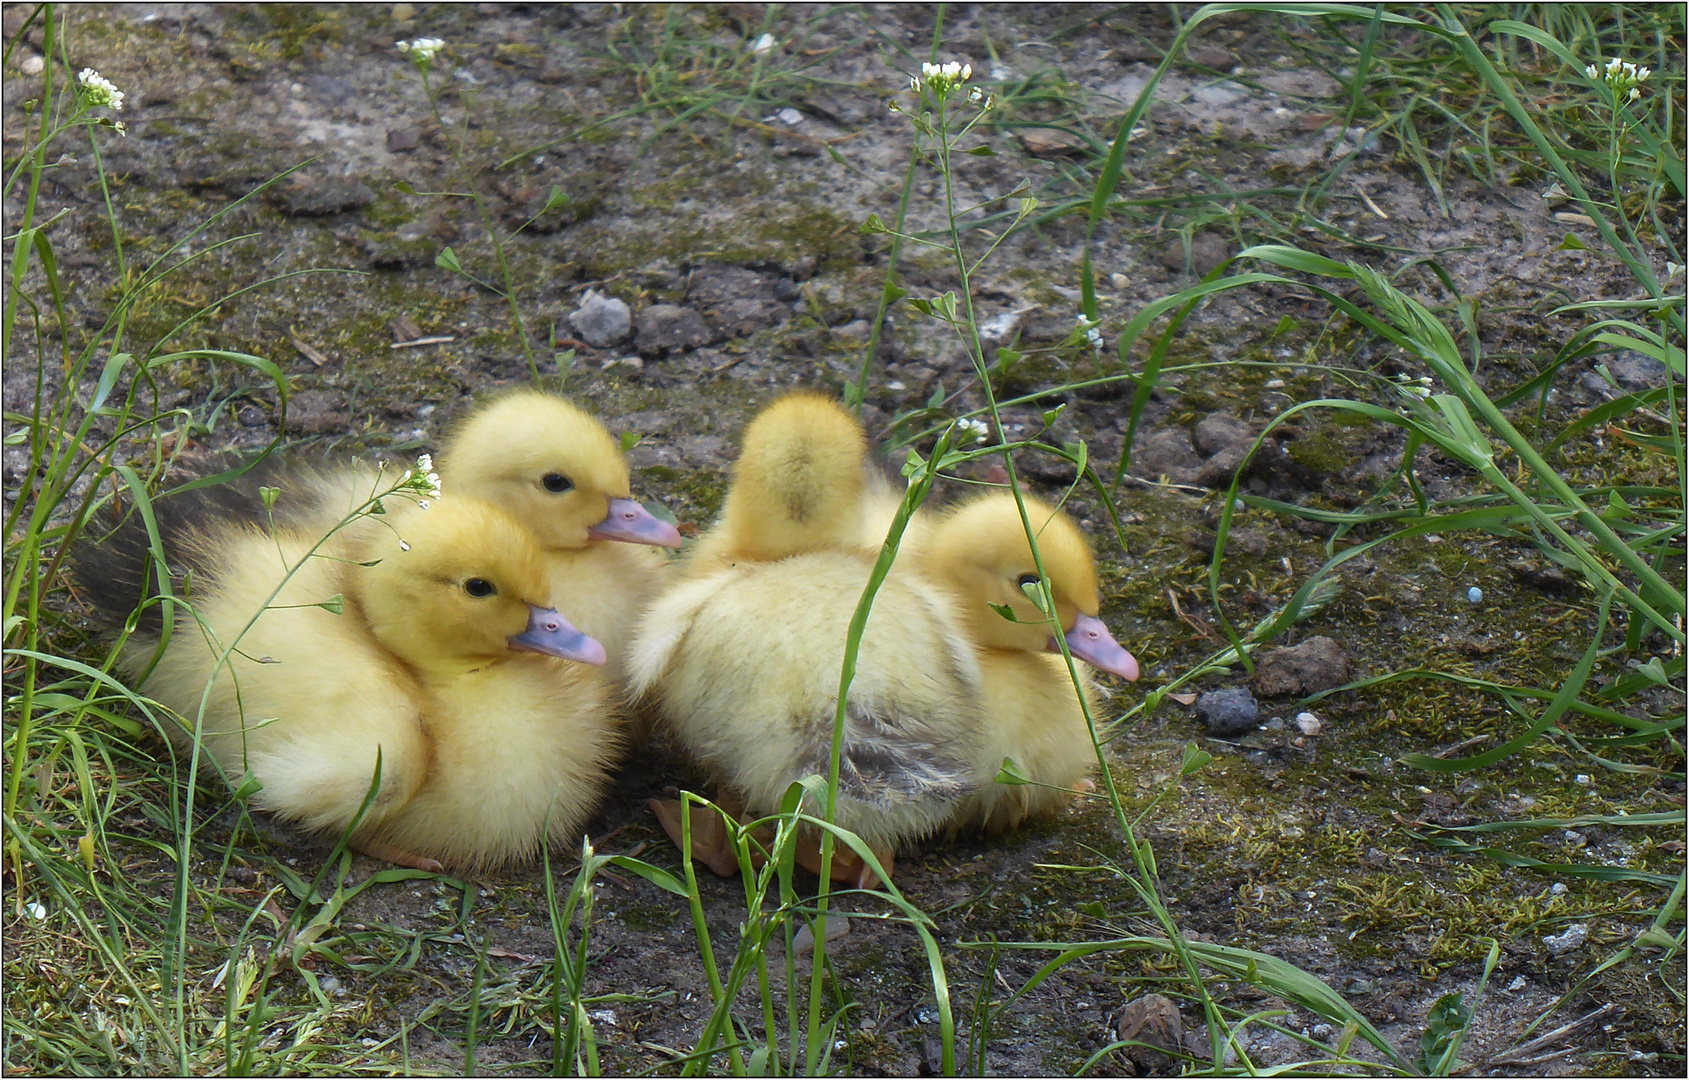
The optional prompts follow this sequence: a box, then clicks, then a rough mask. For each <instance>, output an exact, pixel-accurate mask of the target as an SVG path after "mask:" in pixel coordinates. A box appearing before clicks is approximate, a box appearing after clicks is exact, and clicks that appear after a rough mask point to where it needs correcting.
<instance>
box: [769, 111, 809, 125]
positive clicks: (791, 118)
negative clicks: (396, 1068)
mask: <svg viewBox="0 0 1689 1080" xmlns="http://www.w3.org/2000/svg"><path fill="white" fill-rule="evenodd" d="M774 115H775V116H778V117H779V118H780V122H781V123H782V124H790V125H791V126H793V127H797V126H798V125H799V124H801V123H803V113H801V112H798V111H797V110H796V109H794V108H791V107H789V106H788V107H787V108H784V109H781V110H780V111H779V112H777V113H775V114H774Z"/></svg>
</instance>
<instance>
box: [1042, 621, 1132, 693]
mask: <svg viewBox="0 0 1689 1080" xmlns="http://www.w3.org/2000/svg"><path fill="white" fill-rule="evenodd" d="M1063 636H1064V637H1066V638H1067V651H1068V652H1070V653H1072V654H1073V655H1074V656H1076V657H1078V658H1079V659H1081V660H1083V661H1085V662H1086V663H1087V664H1090V665H1091V666H1092V667H1094V668H1096V669H1097V670H1098V671H1106V672H1109V673H1110V674H1112V675H1118V676H1120V677H1121V678H1122V679H1125V680H1126V681H1127V682H1134V681H1136V680H1137V678H1138V661H1137V659H1136V658H1135V657H1133V655H1132V654H1131V653H1129V652H1127V651H1126V650H1125V649H1123V648H1121V647H1120V642H1118V641H1116V640H1114V635H1113V634H1111V633H1109V632H1108V627H1106V626H1104V625H1103V621H1102V620H1101V619H1099V618H1097V617H1096V616H1095V615H1080V616H1079V618H1078V620H1077V621H1075V622H1074V624H1073V629H1072V630H1069V631H1068V632H1067V633H1066V634H1065V635H1063ZM1045 647H1046V648H1047V649H1048V650H1049V651H1050V652H1061V647H1060V646H1058V645H1057V644H1056V639H1055V638H1051V639H1050V643H1049V645H1047V646H1045Z"/></svg>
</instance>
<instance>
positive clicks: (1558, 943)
mask: <svg viewBox="0 0 1689 1080" xmlns="http://www.w3.org/2000/svg"><path fill="white" fill-rule="evenodd" d="M1588 940H1589V924H1588V923H1581V922H1580V923H1573V924H1572V925H1570V926H1568V927H1566V930H1565V932H1564V933H1560V934H1551V935H1549V936H1548V937H1545V938H1543V939H1542V943H1543V944H1544V945H1546V946H1548V951H1549V952H1551V953H1553V954H1554V955H1555V956H1560V955H1561V954H1563V953H1569V952H1571V951H1572V950H1573V949H1580V948H1582V947H1583V943H1584V942H1586V941H1588Z"/></svg>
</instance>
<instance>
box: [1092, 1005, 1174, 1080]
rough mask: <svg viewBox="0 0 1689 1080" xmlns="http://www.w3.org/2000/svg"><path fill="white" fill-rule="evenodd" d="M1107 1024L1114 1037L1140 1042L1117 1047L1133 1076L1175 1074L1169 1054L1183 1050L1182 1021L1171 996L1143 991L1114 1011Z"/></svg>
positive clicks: (1172, 1057)
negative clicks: (1139, 995) (1121, 1047)
mask: <svg viewBox="0 0 1689 1080" xmlns="http://www.w3.org/2000/svg"><path fill="white" fill-rule="evenodd" d="M1110 1026H1111V1027H1113V1028H1114V1037H1115V1038H1116V1039H1118V1040H1121V1041H1132V1042H1137V1043H1139V1044H1141V1045H1138V1046H1128V1047H1125V1048H1123V1049H1122V1050H1121V1055H1122V1056H1123V1057H1125V1058H1126V1060H1127V1061H1128V1062H1130V1063H1131V1065H1132V1066H1133V1072H1134V1074H1135V1075H1138V1076H1174V1075H1177V1074H1178V1072H1179V1062H1178V1059H1177V1058H1175V1057H1174V1056H1173V1055H1174V1054H1178V1053H1179V1052H1180V1051H1181V1050H1182V1049H1183V1043H1184V1038H1185V1023H1184V1019H1183V1018H1182V1017H1181V1016H1180V1015H1179V1007H1178V1006H1177V1005H1175V1004H1174V1003H1173V1001H1172V999H1171V998H1167V997H1163V996H1162V995H1160V994H1145V995H1144V996H1143V997H1141V998H1137V999H1135V1000H1133V1001H1129V1002H1127V1003H1126V1004H1125V1005H1123V1006H1121V1008H1120V1011H1119V1012H1117V1013H1115V1014H1114V1018H1113V1020H1111V1021H1110Z"/></svg>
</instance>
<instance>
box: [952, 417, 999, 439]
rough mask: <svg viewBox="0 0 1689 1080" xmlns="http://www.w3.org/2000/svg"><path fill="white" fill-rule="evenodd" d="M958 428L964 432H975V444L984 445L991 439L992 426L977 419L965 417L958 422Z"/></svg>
mask: <svg viewBox="0 0 1689 1080" xmlns="http://www.w3.org/2000/svg"><path fill="white" fill-rule="evenodd" d="M956 426H957V427H959V428H961V429H962V430H963V431H971V432H973V436H974V442H976V443H982V442H985V441H987V440H988V439H990V438H991V425H990V424H987V423H986V422H985V421H984V420H981V419H978V418H977V417H963V418H962V419H960V420H958V421H956Z"/></svg>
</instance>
